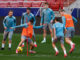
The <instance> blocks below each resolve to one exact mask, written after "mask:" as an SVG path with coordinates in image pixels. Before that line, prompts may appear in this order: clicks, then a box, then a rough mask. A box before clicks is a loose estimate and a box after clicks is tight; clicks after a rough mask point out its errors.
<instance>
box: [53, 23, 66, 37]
mask: <svg viewBox="0 0 80 60" xmlns="http://www.w3.org/2000/svg"><path fill="white" fill-rule="evenodd" d="M53 28H55V30H56V36H57V37H64V29H65V26H64V25H63V24H62V23H60V22H56V23H55V24H53Z"/></svg>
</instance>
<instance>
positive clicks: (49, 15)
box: [40, 3, 55, 43]
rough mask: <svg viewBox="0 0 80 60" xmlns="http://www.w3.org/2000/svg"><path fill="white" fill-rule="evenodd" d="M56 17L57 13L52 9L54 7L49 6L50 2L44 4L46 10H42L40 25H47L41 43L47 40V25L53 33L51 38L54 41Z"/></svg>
mask: <svg viewBox="0 0 80 60" xmlns="http://www.w3.org/2000/svg"><path fill="white" fill-rule="evenodd" d="M54 19H55V15H54V12H53V11H52V9H50V8H49V4H48V3H45V4H44V10H43V11H42V16H41V23H40V25H44V26H45V27H44V28H43V32H44V34H43V37H44V39H43V41H42V42H41V43H45V42H46V29H47V27H49V30H50V33H51V38H52V41H53V33H52V23H53V20H54Z"/></svg>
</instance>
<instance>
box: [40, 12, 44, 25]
mask: <svg viewBox="0 0 80 60" xmlns="http://www.w3.org/2000/svg"><path fill="white" fill-rule="evenodd" d="M43 20H44V12H43V11H42V15H41V22H40V25H42V23H43Z"/></svg>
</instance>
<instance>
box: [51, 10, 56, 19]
mask: <svg viewBox="0 0 80 60" xmlns="http://www.w3.org/2000/svg"><path fill="white" fill-rule="evenodd" d="M51 15H52V20H54V19H55V14H54V12H53V11H52V10H51Z"/></svg>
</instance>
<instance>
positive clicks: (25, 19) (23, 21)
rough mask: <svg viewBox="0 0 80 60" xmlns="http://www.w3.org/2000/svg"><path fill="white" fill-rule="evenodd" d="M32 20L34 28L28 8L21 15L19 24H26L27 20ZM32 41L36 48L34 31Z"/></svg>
mask: <svg viewBox="0 0 80 60" xmlns="http://www.w3.org/2000/svg"><path fill="white" fill-rule="evenodd" d="M32 18H33V20H34V23H33V25H34V26H35V24H36V19H35V16H34V15H33V14H32V13H31V9H30V8H27V10H26V12H25V13H23V15H22V18H21V24H24V23H28V22H29V20H30V19H32ZM33 40H34V45H35V47H37V43H36V38H35V33H34V30H33ZM22 46H23V47H24V43H23V44H22Z"/></svg>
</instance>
